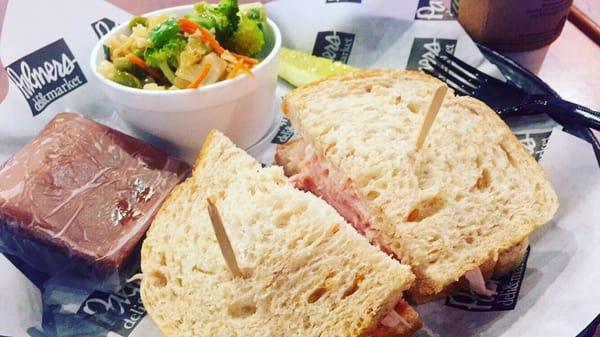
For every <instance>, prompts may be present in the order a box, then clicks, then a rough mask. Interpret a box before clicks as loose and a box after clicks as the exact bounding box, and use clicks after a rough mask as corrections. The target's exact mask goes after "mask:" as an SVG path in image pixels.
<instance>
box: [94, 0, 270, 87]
mask: <svg viewBox="0 0 600 337" xmlns="http://www.w3.org/2000/svg"><path fill="white" fill-rule="evenodd" d="M129 27H130V28H131V33H130V34H129V35H125V34H121V35H120V36H117V37H112V38H110V39H109V40H108V42H107V44H106V45H105V52H106V58H107V59H106V60H104V61H102V62H101V63H100V64H99V65H98V72H99V73H100V74H102V75H103V76H104V77H105V78H107V79H109V80H111V81H114V82H116V83H119V84H122V85H125V86H128V87H132V88H138V89H144V90H167V89H168V90H172V89H186V88H191V89H194V88H198V87H200V86H202V85H207V84H210V83H214V82H218V81H223V80H226V79H231V78H234V77H236V76H240V75H243V74H249V75H252V72H251V69H252V68H253V67H254V66H256V65H257V64H258V63H259V62H260V60H261V59H262V58H264V57H265V56H266V55H267V54H268V53H269V51H270V50H271V49H272V47H273V37H272V33H271V31H270V29H269V27H268V25H267V24H266V11H265V8H264V7H263V6H262V4H260V3H252V4H244V5H240V6H238V3H237V0H221V2H220V3H219V4H218V5H216V6H215V5H209V4H207V3H204V2H202V3H198V4H196V5H195V6H194V11H193V12H192V13H189V14H187V15H185V16H183V17H177V16H175V15H169V14H158V15H155V16H150V17H135V18H133V19H132V20H131V21H130V22H129Z"/></svg>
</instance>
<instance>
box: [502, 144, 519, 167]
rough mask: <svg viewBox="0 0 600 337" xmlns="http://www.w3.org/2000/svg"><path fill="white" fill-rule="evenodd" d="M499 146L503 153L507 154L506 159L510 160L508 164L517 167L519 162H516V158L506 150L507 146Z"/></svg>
mask: <svg viewBox="0 0 600 337" xmlns="http://www.w3.org/2000/svg"><path fill="white" fill-rule="evenodd" d="M498 146H500V149H501V150H502V151H504V154H506V159H507V160H508V163H509V164H510V166H512V167H517V162H516V160H515V158H514V157H513V156H512V155H511V154H510V152H509V151H508V150H507V149H506V145H504V144H498Z"/></svg>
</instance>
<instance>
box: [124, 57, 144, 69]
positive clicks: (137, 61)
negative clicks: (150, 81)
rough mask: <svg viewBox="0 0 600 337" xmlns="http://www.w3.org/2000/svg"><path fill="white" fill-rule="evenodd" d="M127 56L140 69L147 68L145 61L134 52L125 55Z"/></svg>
mask: <svg viewBox="0 0 600 337" xmlns="http://www.w3.org/2000/svg"><path fill="white" fill-rule="evenodd" d="M127 58H128V59H129V62H131V63H133V64H135V65H136V66H138V67H140V68H142V69H146V68H148V66H147V65H146V62H144V60H142V59H141V58H139V56H137V55H135V54H129V56H127Z"/></svg>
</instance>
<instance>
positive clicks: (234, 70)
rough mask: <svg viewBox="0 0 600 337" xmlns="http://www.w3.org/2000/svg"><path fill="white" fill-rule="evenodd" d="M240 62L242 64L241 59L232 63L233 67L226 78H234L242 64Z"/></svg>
mask: <svg viewBox="0 0 600 337" xmlns="http://www.w3.org/2000/svg"><path fill="white" fill-rule="evenodd" d="M242 64H243V62H242V61H241V60H238V61H237V62H236V63H234V64H233V67H232V68H231V70H230V71H229V73H228V74H227V77H226V79H231V78H234V77H235V76H236V75H237V73H238V72H239V70H240V67H241V66H242Z"/></svg>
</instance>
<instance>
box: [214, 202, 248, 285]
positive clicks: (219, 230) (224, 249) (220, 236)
mask: <svg viewBox="0 0 600 337" xmlns="http://www.w3.org/2000/svg"><path fill="white" fill-rule="evenodd" d="M206 201H208V207H207V208H208V215H209V216H210V222H211V223H212V226H213V229H214V230H215V236H216V237H217V241H218V242H219V247H220V248H221V253H222V254H223V257H224V258H225V263H227V266H228V267H229V270H231V273H232V274H233V276H235V277H244V275H243V274H242V271H241V270H240V267H239V266H238V264H237V261H236V259H235V253H234V252H233V247H231V242H230V241H229V237H228V236H227V232H225V227H224V226H223V220H222V219H221V215H220V214H219V210H218V209H217V206H215V202H214V201H213V200H211V198H206Z"/></svg>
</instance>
